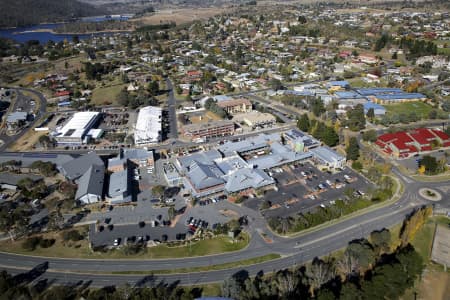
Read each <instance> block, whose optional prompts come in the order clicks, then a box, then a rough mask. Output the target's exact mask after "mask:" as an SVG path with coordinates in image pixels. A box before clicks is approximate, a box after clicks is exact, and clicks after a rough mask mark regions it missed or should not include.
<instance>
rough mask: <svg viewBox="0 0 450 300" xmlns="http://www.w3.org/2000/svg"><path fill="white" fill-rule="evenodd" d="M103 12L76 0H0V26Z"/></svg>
mask: <svg viewBox="0 0 450 300" xmlns="http://www.w3.org/2000/svg"><path fill="white" fill-rule="evenodd" d="M104 13H105V12H104V11H103V10H102V9H101V8H98V7H95V6H92V5H90V4H88V3H83V2H80V1H77V0H1V1H0V28H4V27H20V26H27V25H34V24H39V23H54V22H64V21H69V20H71V19H74V18H79V17H86V16H94V15H102V14H104Z"/></svg>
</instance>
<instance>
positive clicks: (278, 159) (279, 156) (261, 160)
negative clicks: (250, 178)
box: [248, 143, 312, 169]
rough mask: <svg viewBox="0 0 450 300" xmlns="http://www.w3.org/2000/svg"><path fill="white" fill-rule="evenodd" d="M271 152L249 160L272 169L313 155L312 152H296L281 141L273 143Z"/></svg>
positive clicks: (258, 166) (259, 166) (262, 167)
mask: <svg viewBox="0 0 450 300" xmlns="http://www.w3.org/2000/svg"><path fill="white" fill-rule="evenodd" d="M271 151H272V153H271V154H267V155H263V156H260V157H257V158H252V159H250V160H249V161H248V163H249V164H252V165H254V166H256V167H257V168H260V169H271V168H274V167H278V166H281V165H284V164H287V163H293V162H296V161H300V160H304V159H307V158H310V157H312V154H311V153H310V152H294V151H291V150H289V149H287V148H286V146H284V145H281V144H280V143H273V144H272V145H271Z"/></svg>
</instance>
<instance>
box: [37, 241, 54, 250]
mask: <svg viewBox="0 0 450 300" xmlns="http://www.w3.org/2000/svg"><path fill="white" fill-rule="evenodd" d="M54 243H55V239H41V240H40V241H39V247H41V248H49V247H51V246H53V244H54Z"/></svg>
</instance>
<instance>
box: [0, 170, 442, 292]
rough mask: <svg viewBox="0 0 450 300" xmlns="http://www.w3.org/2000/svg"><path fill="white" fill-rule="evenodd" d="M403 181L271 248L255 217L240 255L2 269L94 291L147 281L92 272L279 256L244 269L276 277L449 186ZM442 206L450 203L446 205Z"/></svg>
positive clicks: (15, 258) (24, 261) (22, 264)
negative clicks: (359, 211) (383, 199)
mask: <svg viewBox="0 0 450 300" xmlns="http://www.w3.org/2000/svg"><path fill="white" fill-rule="evenodd" d="M395 172H396V170H395ZM400 180H402V182H403V184H404V185H405V191H406V192H405V193H404V194H403V195H402V196H401V197H400V199H399V200H398V201H397V202H396V203H393V204H390V205H388V206H386V207H382V208H379V209H376V210H374V211H371V212H368V213H366V214H363V215H359V216H356V217H353V218H351V219H347V220H344V221H341V222H339V223H337V224H334V225H332V226H330V227H327V228H323V229H320V230H317V231H313V232H310V233H307V234H303V235H299V236H297V237H293V238H283V237H276V236H272V238H273V243H266V242H265V241H263V240H262V238H261V237H260V236H259V235H258V234H257V233H256V230H257V229H258V228H261V226H264V223H262V222H264V221H263V220H262V218H258V216H257V215H256V214H254V215H250V225H249V230H250V232H251V234H252V240H251V243H250V245H249V246H248V247H247V248H246V249H244V250H241V251H238V252H232V253H225V254H220V255H214V256H202V257H193V258H182V259H159V260H79V259H59V258H42V257H31V256H21V255H14V254H6V253H0V265H1V266H2V268H3V269H6V270H8V271H10V272H12V273H14V274H17V273H20V272H23V271H24V270H29V269H31V268H33V267H35V266H36V265H39V264H41V263H44V262H48V264H49V270H48V271H47V272H45V273H44V274H42V275H41V278H47V279H54V280H56V282H57V283H61V284H62V283H69V282H70V283H73V282H77V281H79V280H82V281H87V280H89V281H92V282H91V284H92V285H93V286H105V285H115V284H123V283H125V282H129V283H132V284H136V283H137V282H139V281H142V280H143V277H144V276H143V275H105V274H90V272H92V271H96V272H105V273H107V272H113V271H114V272H118V271H119V272H120V271H148V272H149V273H150V272H151V271H152V270H166V269H176V268H186V267H196V266H207V265H211V264H221V263H226V262H232V261H239V260H243V259H247V258H252V257H257V256H261V255H265V254H269V253H279V254H281V255H282V256H283V258H281V259H278V260H273V261H267V262H264V263H260V264H256V265H252V266H247V267H244V268H243V269H245V270H247V271H248V272H249V273H250V274H256V273H257V272H259V271H263V272H265V273H267V272H272V271H274V270H279V269H282V268H286V267H291V266H293V265H295V264H302V263H304V262H306V261H309V260H311V259H313V258H314V257H316V256H321V255H327V254H329V253H331V252H333V251H336V250H338V249H341V248H343V247H345V246H346V245H347V243H348V242H349V241H351V240H353V239H357V238H361V237H364V236H367V235H368V234H369V233H370V232H372V231H373V230H378V229H382V228H385V227H389V226H392V225H394V224H397V223H399V222H401V221H402V220H403V219H404V218H405V216H406V215H407V214H408V213H410V212H411V211H412V210H413V209H414V208H417V207H419V206H421V205H424V204H427V203H428V204H429V203H431V202H427V201H426V200H425V199H421V198H420V196H418V193H417V191H418V190H419V189H420V188H423V187H428V188H435V189H442V190H444V189H446V188H447V187H448V186H449V184H450V181H447V182H440V183H422V182H416V181H414V180H412V179H411V178H407V177H406V176H405V175H402V177H400ZM444 202H450V201H448V200H447V201H444ZM443 205H445V206H446V207H447V208H448V207H449V203H443ZM241 269H242V268H232V269H227V270H218V271H212V272H195V273H190V274H172V275H155V276H153V278H152V280H156V281H158V282H159V281H162V280H163V281H165V282H174V281H179V283H180V284H184V285H188V284H199V283H208V282H216V281H222V280H223V279H224V278H226V277H227V276H229V275H231V274H233V273H235V272H237V271H239V270H241ZM80 273H83V274H80Z"/></svg>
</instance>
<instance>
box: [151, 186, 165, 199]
mask: <svg viewBox="0 0 450 300" xmlns="http://www.w3.org/2000/svg"><path fill="white" fill-rule="evenodd" d="M165 190H166V188H165V187H164V186H162V185H155V186H154V187H152V193H153V194H154V195H155V196H156V197H158V198H161V196H163V195H164V191H165Z"/></svg>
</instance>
